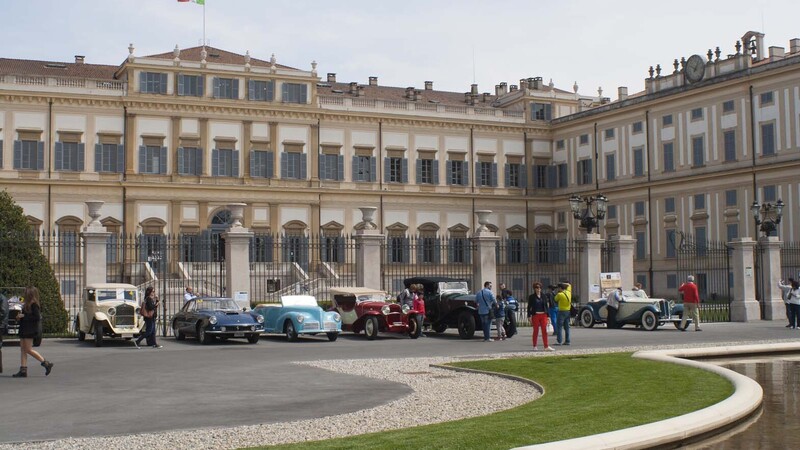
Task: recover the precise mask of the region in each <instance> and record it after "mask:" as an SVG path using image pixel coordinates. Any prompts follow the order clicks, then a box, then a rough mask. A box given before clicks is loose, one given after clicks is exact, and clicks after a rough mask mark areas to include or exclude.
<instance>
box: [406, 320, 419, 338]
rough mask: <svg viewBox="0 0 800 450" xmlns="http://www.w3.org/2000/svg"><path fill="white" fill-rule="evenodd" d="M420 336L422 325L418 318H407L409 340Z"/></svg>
mask: <svg viewBox="0 0 800 450" xmlns="http://www.w3.org/2000/svg"><path fill="white" fill-rule="evenodd" d="M420 334H422V324H421V323H419V317H418V316H414V317H409V318H408V337H410V338H411V339H416V338H418V337H419V335H420Z"/></svg>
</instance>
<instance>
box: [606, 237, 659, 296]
mask: <svg viewBox="0 0 800 450" xmlns="http://www.w3.org/2000/svg"><path fill="white" fill-rule="evenodd" d="M611 244H612V245H613V246H614V250H615V251H614V256H613V262H614V267H616V268H617V271H619V276H620V282H621V283H622V288H623V289H630V288H631V287H633V284H634V283H635V282H636V280H635V279H634V276H633V253H634V251H635V247H636V239H633V238H632V237H631V236H629V235H616V236H613V237H612V238H611ZM651 292H652V288H651Z"/></svg>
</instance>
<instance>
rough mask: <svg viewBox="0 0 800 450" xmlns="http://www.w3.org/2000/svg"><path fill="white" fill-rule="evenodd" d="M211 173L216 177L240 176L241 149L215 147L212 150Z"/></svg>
mask: <svg viewBox="0 0 800 450" xmlns="http://www.w3.org/2000/svg"><path fill="white" fill-rule="evenodd" d="M211 174H212V176H215V177H233V178H238V177H239V151H238V150H232V149H216V148H215V149H214V150H212V151H211Z"/></svg>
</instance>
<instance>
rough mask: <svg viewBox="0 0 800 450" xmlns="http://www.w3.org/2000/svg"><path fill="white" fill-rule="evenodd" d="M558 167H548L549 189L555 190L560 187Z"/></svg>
mask: <svg viewBox="0 0 800 450" xmlns="http://www.w3.org/2000/svg"><path fill="white" fill-rule="evenodd" d="M557 171H558V169H557V166H547V188H548V189H555V188H556V187H557V186H558V184H557V183H558V181H557V178H558V175H557Z"/></svg>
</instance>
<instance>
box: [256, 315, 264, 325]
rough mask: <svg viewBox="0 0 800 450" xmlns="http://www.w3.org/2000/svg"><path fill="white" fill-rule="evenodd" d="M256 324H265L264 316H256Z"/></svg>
mask: <svg viewBox="0 0 800 450" xmlns="http://www.w3.org/2000/svg"><path fill="white" fill-rule="evenodd" d="M256 322H258V323H264V316H262V315H261V314H259V315H257V316H256Z"/></svg>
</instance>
